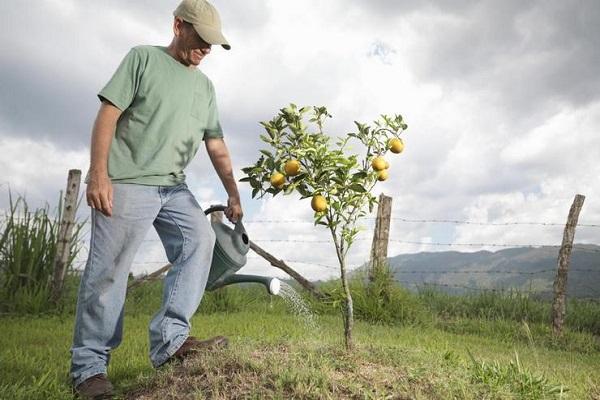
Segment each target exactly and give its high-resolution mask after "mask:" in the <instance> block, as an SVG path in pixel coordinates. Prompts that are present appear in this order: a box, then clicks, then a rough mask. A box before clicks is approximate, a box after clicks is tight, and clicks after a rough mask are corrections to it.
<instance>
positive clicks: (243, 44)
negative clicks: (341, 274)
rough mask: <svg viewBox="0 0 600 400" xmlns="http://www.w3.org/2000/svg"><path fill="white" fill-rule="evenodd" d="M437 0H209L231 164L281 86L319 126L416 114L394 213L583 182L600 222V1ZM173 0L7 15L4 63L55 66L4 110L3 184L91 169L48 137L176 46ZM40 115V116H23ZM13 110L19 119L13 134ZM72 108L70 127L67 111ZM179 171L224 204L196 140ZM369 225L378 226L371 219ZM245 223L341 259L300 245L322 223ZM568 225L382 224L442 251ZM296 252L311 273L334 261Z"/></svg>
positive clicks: (529, 208)
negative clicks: (145, 48) (152, 47)
mask: <svg viewBox="0 0 600 400" xmlns="http://www.w3.org/2000/svg"><path fill="white" fill-rule="evenodd" d="M437 3H438V2H435V1H432V2H427V3H426V4H422V3H419V2H413V3H411V2H409V3H406V4H403V6H402V7H400V6H399V3H396V2H385V1H377V2H373V3H369V5H366V4H365V3H363V2H341V1H328V2H317V1H313V2H308V3H306V2H304V3H293V2H280V1H275V0H271V1H266V2H259V1H251V2H224V1H223V2H215V4H216V5H217V7H218V8H219V9H220V10H221V11H222V13H221V14H222V17H223V23H224V27H225V33H226V36H227V37H228V38H229V40H230V41H231V43H232V46H233V49H232V50H231V51H229V52H227V51H225V50H223V49H220V48H214V49H213V52H212V54H211V55H210V57H208V58H207V59H206V60H205V61H204V65H203V66H202V68H203V70H204V71H205V72H206V73H207V74H208V75H209V76H210V77H211V79H212V80H213V82H215V86H216V90H217V95H218V99H219V109H220V113H221V117H222V120H223V121H222V122H223V126H224V128H225V130H226V131H225V136H226V140H227V143H228V146H229V149H230V152H231V155H232V159H233V162H234V166H235V169H236V171H238V172H237V173H236V177H237V178H240V177H241V173H240V172H239V169H240V168H242V167H244V166H247V165H249V164H250V163H252V162H254V161H255V159H256V158H257V157H258V149H259V148H261V147H263V146H262V144H261V143H260V142H259V140H258V134H259V133H260V132H261V127H260V126H259V124H258V121H260V120H265V119H269V118H271V117H272V116H274V115H275V113H276V112H277V110H278V108H280V107H282V106H284V105H286V104H287V103H288V102H290V101H293V102H296V103H297V104H302V105H305V104H308V105H326V106H328V109H329V111H330V112H331V113H332V114H333V116H334V118H333V119H332V120H330V121H328V123H327V125H326V128H327V132H329V133H331V134H334V135H339V134H344V133H346V132H348V131H349V130H351V129H353V128H354V126H353V123H352V121H353V120H359V121H362V122H370V121H372V120H373V119H375V118H377V117H378V115H379V114H381V113H387V114H392V113H401V114H402V115H403V116H404V117H405V120H406V122H407V123H408V125H409V129H408V131H407V132H406V134H405V136H404V139H405V143H406V150H405V152H404V153H403V154H402V155H400V156H392V155H390V157H389V161H390V164H391V176H390V179H389V180H388V181H386V182H385V183H384V184H381V185H380V186H378V188H377V191H378V192H379V191H383V192H384V193H386V194H388V195H391V196H393V198H394V201H393V216H394V217H398V218H400V217H402V218H413V219H468V220H476V221H482V222H498V221H551V222H561V221H564V220H565V218H566V213H567V212H568V207H569V205H570V203H571V200H572V198H573V195H574V194H575V193H583V194H585V195H586V196H587V199H586V203H585V205H584V209H583V211H582V216H581V219H582V221H587V222H588V223H590V222H591V223H597V222H598V221H600V206H599V205H598V204H600V202H598V200H597V198H598V195H600V185H599V184H598V180H597V176H599V174H600V170H599V167H598V164H597V160H598V158H599V156H600V150H599V149H600V136H599V135H598V134H597V133H598V132H597V127H598V126H600V125H599V122H600V103H599V102H598V101H597V100H594V99H597V91H594V88H597V87H598V80H597V79H596V78H595V77H596V75H595V74H592V73H591V72H592V68H593V66H594V65H597V62H594V60H597V59H598V48H597V46H595V44H594V43H595V42H594V40H593V38H594V37H597V35H594V34H593V32H592V30H595V29H597V27H598V26H600V23H598V21H597V14H598V13H597V12H596V11H595V9H594V8H593V7H588V6H586V7H583V6H582V7H581V8H580V9H578V8H577V7H573V8H569V9H565V8H564V7H566V6H565V5H563V4H562V3H560V2H554V3H552V5H551V6H548V7H546V5H545V3H543V2H537V3H533V5H532V6H530V7H529V6H528V7H523V6H522V4H520V3H518V2H514V3H503V4H497V3H477V4H471V3H467V2H465V3H464V4H457V3H453V5H452V6H450V5H448V3H445V2H439V3H440V4H437ZM21 7H24V5H20V4H18V5H17V4H16V3H15V4H14V5H12V6H6V5H3V9H7V10H8V11H7V13H5V14H7V15H9V16H10V15H18V14H20V11H19V9H20V8H21ZM173 8H174V3H173V4H164V3H160V2H155V3H150V4H147V3H145V2H131V3H127V4H122V3H117V2H112V1H109V2H96V3H88V2H86V3H78V2H73V1H66V0H64V1H59V0H54V1H47V2H44V3H43V4H42V5H41V6H40V7H38V8H34V9H33V10H34V11H33V12H28V15H29V20H30V22H31V24H29V25H28V26H29V27H33V28H32V29H33V30H34V32H30V33H33V34H29V35H28V34H26V33H27V32H24V31H23V27H22V25H20V24H17V21H18V19H17V18H10V20H11V21H12V20H14V21H13V22H12V25H10V26H11V29H12V30H13V31H14V32H17V33H19V34H11V35H8V34H3V35H2V37H0V44H1V45H2V46H3V48H4V49H5V52H7V54H18V55H19V57H18V62H19V65H18V68H16V69H15V68H12V69H10V68H9V70H10V71H11V73H12V75H11V76H17V72H18V70H21V69H22V70H23V71H25V72H27V77H30V76H32V75H31V73H30V71H35V70H36V68H39V69H42V70H43V73H40V74H35V75H34V76H37V77H41V78H43V79H44V81H49V80H51V81H52V80H54V81H53V83H52V84H47V85H45V86H46V87H44V88H40V86H41V85H40V84H39V82H37V81H34V82H33V83H32V85H33V88H29V87H28V86H27V85H28V82H30V79H29V78H23V79H22V80H16V81H15V82H16V83H15V82H13V83H14V85H16V86H15V93H21V92H22V93H25V94H27V93H38V92H39V93H41V94H40V95H39V96H29V97H28V98H29V99H31V101H32V102H33V101H37V102H39V104H38V103H35V104H36V107H37V108H38V109H39V110H40V112H39V113H35V114H33V113H29V114H28V115H29V116H27V117H26V118H25V117H22V116H20V114H19V115H17V114H14V115H12V116H8V115H7V116H4V117H1V116H2V115H3V114H0V118H5V120H2V119H0V126H1V127H2V129H3V136H0V151H2V154H3V157H2V159H1V160H0V166H1V167H2V168H3V169H4V170H5V171H7V173H6V175H5V179H6V180H8V181H10V183H11V186H13V187H22V188H25V187H27V188H28V193H31V195H32V196H34V197H36V198H38V199H43V198H45V199H47V200H48V201H49V202H51V203H55V202H56V199H55V197H56V196H57V195H58V191H59V190H60V189H62V187H63V186H64V184H65V181H66V172H67V170H68V169H69V168H73V167H75V166H79V167H80V168H82V169H83V172H84V173H85V169H86V168H87V162H88V161H87V160H88V158H87V157H88V151H89V150H83V149H82V150H77V149H75V150H73V149H71V150H68V151H64V150H62V146H61V145H59V144H58V143H61V141H63V142H67V143H72V142H74V141H78V142H77V143H79V144H81V143H85V144H86V145H87V143H89V134H90V133H89V130H90V129H86V130H85V131H82V130H83V127H85V126H89V127H91V125H92V122H93V121H92V119H93V115H94V113H95V107H96V106H97V105H96V104H97V103H94V101H95V100H96V99H95V98H94V97H95V93H96V92H97V90H98V89H99V88H100V86H101V85H103V84H104V82H105V81H106V80H107V79H108V77H109V76H110V74H111V73H112V71H113V70H114V68H116V65H117V64H118V63H119V61H120V60H121V58H122V57H123V56H124V54H125V53H126V51H127V49H129V48H130V47H132V46H134V45H137V44H164V45H166V44H168V42H169V41H170V39H171V21H172V15H171V12H172V9H173ZM11 10H12V11H11ZM35 10H37V11H38V12H35ZM593 22H595V23H593ZM36 29H39V32H36V31H35V30H36ZM73 32H78V34H77V35H73ZM40 36H43V37H45V38H51V39H52V40H51V41H49V43H50V44H47V45H44V46H40V45H39V43H40V42H39V37H40ZM14 59H17V58H15V57H10V58H7V60H14ZM577 60H580V61H577ZM6 62H8V61H5V60H4V59H3V61H2V64H4V65H0V66H1V67H3V69H4V68H8V66H7V65H6V64H5V63H6ZM15 71H16V72H15ZM21 88H22V89H23V90H18V89H21ZM61 88H67V89H61ZM42 89H43V90H42ZM84 93H87V95H86V96H89V99H91V100H90V101H89V102H86V101H88V100H89V99H88V97H86V98H85V99H83V98H82V96H83V94H84ZM69 95H72V96H73V97H74V98H73V99H69ZM26 97H27V96H26ZM67 100H70V101H67ZM11 101H14V100H11ZM61 101H62V103H61ZM22 102H23V104H25V100H23V101H22ZM56 104H59V105H61V106H60V107H59V106H56ZM9 105H10V106H11V107H13V106H14V104H9ZM74 105H80V106H81V108H77V107H75V106H74ZM23 107H25V106H23ZM13 108H14V107H13ZM13 108H10V109H13ZM14 109H16V110H18V109H19V108H14ZM44 110H49V113H50V112H51V114H52V115H45V114H44ZM32 115H35V116H32ZM32 118H34V119H36V120H37V121H36V122H37V123H36V124H33V125H31V124H28V123H27V121H26V120H29V119H32ZM9 120H11V121H13V120H18V121H22V122H23V126H25V125H27V127H26V128H21V129H16V131H13V129H14V124H11V125H9V124H8V121H9ZM71 120H78V121H79V123H78V125H77V124H68V123H66V122H65V121H71ZM46 126H47V127H48V130H46V129H44V127H46ZM9 128H10V129H11V130H10V132H9V131H8V129H9ZM50 128H53V129H50ZM42 131H43V132H46V134H48V133H47V132H51V133H50V135H51V136H49V140H51V141H49V142H41V143H39V142H36V141H33V140H31V139H26V137H30V138H32V137H39V136H40V135H41V134H42ZM8 133H10V134H11V138H8ZM18 135H21V137H19V136H18ZM52 135H54V136H52ZM47 137H48V136H47ZM84 138H87V139H84ZM187 172H188V177H189V180H188V184H189V186H190V188H191V189H192V191H193V192H194V193H195V194H196V196H197V197H198V200H199V202H200V203H201V204H202V206H208V205H210V204H214V203H217V202H219V203H223V202H225V201H226V195H225V193H224V190H223V189H222V187H221V185H220V182H219V180H218V177H217V175H216V174H215V173H214V171H213V169H212V165H211V164H210V161H209V160H208V158H207V157H206V155H205V153H204V152H203V151H200V152H199V154H198V157H197V159H196V160H194V162H193V163H192V164H191V165H190V168H189V170H188V171H187ZM240 190H241V192H242V195H243V204H244V208H245V212H246V219H249V220H256V219H260V220H290V219H291V220H300V221H306V222H310V221H311V219H312V212H311V211H310V208H309V206H308V201H307V200H304V201H298V200H297V199H296V198H293V197H277V198H274V199H268V200H265V201H257V200H251V199H250V197H249V196H250V195H249V190H248V188H247V186H246V185H245V184H241V185H240ZM2 201H4V199H2ZM5 203H6V202H5V201H4V203H1V204H5ZM366 222H367V223H366V225H367V226H372V220H368V221H366ZM542 228H543V227H542ZM248 231H249V233H250V234H251V237H256V238H267V239H269V238H270V239H282V240H296V242H264V243H263V244H264V247H265V249H267V250H268V251H271V252H272V253H273V254H274V255H275V256H276V257H278V258H283V259H288V260H297V261H303V262H305V263H311V262H313V263H320V264H326V265H332V266H334V267H337V260H336V258H335V253H334V252H333V245H332V244H331V243H329V245H325V244H310V243H303V242H297V241H298V240H321V239H323V240H325V239H328V235H327V232H326V231H325V229H324V228H322V227H318V228H315V227H313V226H312V224H310V223H299V224H283V223H271V224H269V223H260V224H258V223H257V224H248ZM598 233H599V232H598V230H597V229H596V230H594V229H584V228H582V229H580V230H578V232H577V236H576V238H577V240H581V241H587V242H590V243H600V236H599V235H598ZM561 234H562V232H561V227H558V228H556V229H555V228H548V229H547V230H545V228H544V229H542V230H540V229H538V227H528V226H518V227H516V228H511V227H508V229H507V227H506V226H480V225H452V224H431V223H405V222H401V221H398V220H396V221H394V222H393V224H392V229H391V235H392V239H395V240H402V241H411V242H422V243H424V244H406V243H400V242H397V241H396V242H391V243H390V248H389V254H390V255H396V254H398V253H404V252H416V251H424V250H433V251H438V250H447V249H448V247H444V246H434V245H428V244H427V243H437V242H469V243H517V244H518V243H524V244H525V243H538V242H539V243H559V242H560V238H561ZM361 235H363V237H364V238H365V240H362V241H358V242H356V244H355V246H354V247H353V250H352V255H351V257H350V260H349V263H350V265H357V264H360V263H362V262H364V261H366V257H367V256H368V253H369V249H370V237H371V232H370V231H367V232H364V233H362V234H361ZM148 243H149V245H150V246H154V247H153V248H152V249H146V250H144V251H141V253H144V255H146V256H148V257H150V258H152V260H151V261H157V262H160V260H161V258H162V257H164V251H162V249H161V248H160V247H159V246H160V244H159V243H156V242H154V243H153V244H152V242H148ZM259 244H260V243H259ZM478 249H479V248H473V247H467V248H460V250H465V251H466V250H469V251H470V250H478ZM155 258H156V260H155ZM147 261H148V259H147V258H146V259H142V257H141V256H140V257H138V258H136V262H137V263H141V262H147ZM290 264H291V265H293V266H294V267H295V268H297V269H298V270H299V271H301V272H302V273H305V274H306V275H307V276H309V277H311V278H319V277H324V276H332V275H331V274H334V273H336V274H337V271H334V270H328V269H327V268H323V267H319V266H317V265H309V264H300V263H297V264H293V263H290ZM143 265H146V267H143V268H147V264H138V265H136V267H135V268H136V270H135V271H141V270H142V266H143ZM157 265H160V264H157ZM244 270H245V271H246V272H248V271H250V272H259V273H264V274H267V273H274V270H273V268H271V267H267V266H266V261H262V260H259V259H250V260H249V263H248V266H247V267H246V268H245V269H244Z"/></svg>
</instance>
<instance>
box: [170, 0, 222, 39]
mask: <svg viewBox="0 0 600 400" xmlns="http://www.w3.org/2000/svg"><path fill="white" fill-rule="evenodd" d="M173 15H174V16H176V17H180V18H183V20H184V21H186V22H189V23H190V24H192V25H193V26H194V29H195V30H196V32H198V35H200V37H201V38H202V39H203V40H204V41H205V42H206V43H210V44H220V45H221V46H223V48H224V49H225V50H229V49H231V46H230V45H229V43H228V42H227V39H225V36H223V33H222V32H221V18H220V17H219V13H218V12H217V9H216V8H215V7H214V6H213V5H212V4H210V3H209V2H208V1H206V0H183V1H182V2H181V3H180V4H179V6H177V8H176V9H175V11H173Z"/></svg>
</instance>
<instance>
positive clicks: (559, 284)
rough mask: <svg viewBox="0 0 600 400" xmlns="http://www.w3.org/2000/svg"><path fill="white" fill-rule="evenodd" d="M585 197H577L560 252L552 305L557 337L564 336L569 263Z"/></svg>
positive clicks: (570, 213) (553, 322) (553, 324)
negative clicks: (563, 327)
mask: <svg viewBox="0 0 600 400" xmlns="http://www.w3.org/2000/svg"><path fill="white" fill-rule="evenodd" d="M584 200H585V196H582V195H580V194H578V195H576V196H575V199H574V200H573V204H572V205H571V209H570V210H569V217H568V218H567V225H566V226H565V230H564V233H563V241H562V245H561V247H560V251H559V252H558V271H557V272H556V278H555V279H554V302H553V303H552V332H553V334H554V335H555V336H560V335H562V326H563V322H564V318H565V310H566V304H565V303H566V292H567V276H568V273H569V261H570V258H571V250H572V249H573V240H574V239H575V227H576V226H577V220H578V219H579V212H580V211H581V208H582V207H583V201H584Z"/></svg>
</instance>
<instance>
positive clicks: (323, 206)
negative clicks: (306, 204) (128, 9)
mask: <svg viewBox="0 0 600 400" xmlns="http://www.w3.org/2000/svg"><path fill="white" fill-rule="evenodd" d="M310 206H311V207H312V209H313V210H315V211H316V212H322V211H325V210H327V200H325V197H323V196H321V195H320V194H316V195H314V196H313V198H312V200H311V202H310Z"/></svg>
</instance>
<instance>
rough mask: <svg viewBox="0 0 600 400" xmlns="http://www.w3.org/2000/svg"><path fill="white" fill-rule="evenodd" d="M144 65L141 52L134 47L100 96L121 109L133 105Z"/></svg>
mask: <svg viewBox="0 0 600 400" xmlns="http://www.w3.org/2000/svg"><path fill="white" fill-rule="evenodd" d="M142 72H143V65H142V62H141V57H140V54H139V52H138V51H137V50H136V49H135V48H132V49H131V50H130V51H129V53H127V55H126V56H125V58H123V60H122V61H121V64H120V65H119V67H118V68H117V70H116V71H115V73H114V75H113V76H112V78H110V80H109V81H108V83H107V84H106V86H104V88H103V89H102V90H101V91H100V93H98V98H99V99H100V100H101V101H102V100H105V99H106V100H108V101H110V102H111V103H112V104H114V105H115V106H117V107H118V108H119V109H120V110H121V111H125V109H126V108H127V107H129V106H130V105H131V103H132V102H133V99H134V98H135V95H136V93H137V90H138V87H139V85H140V79H141V77H142Z"/></svg>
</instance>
